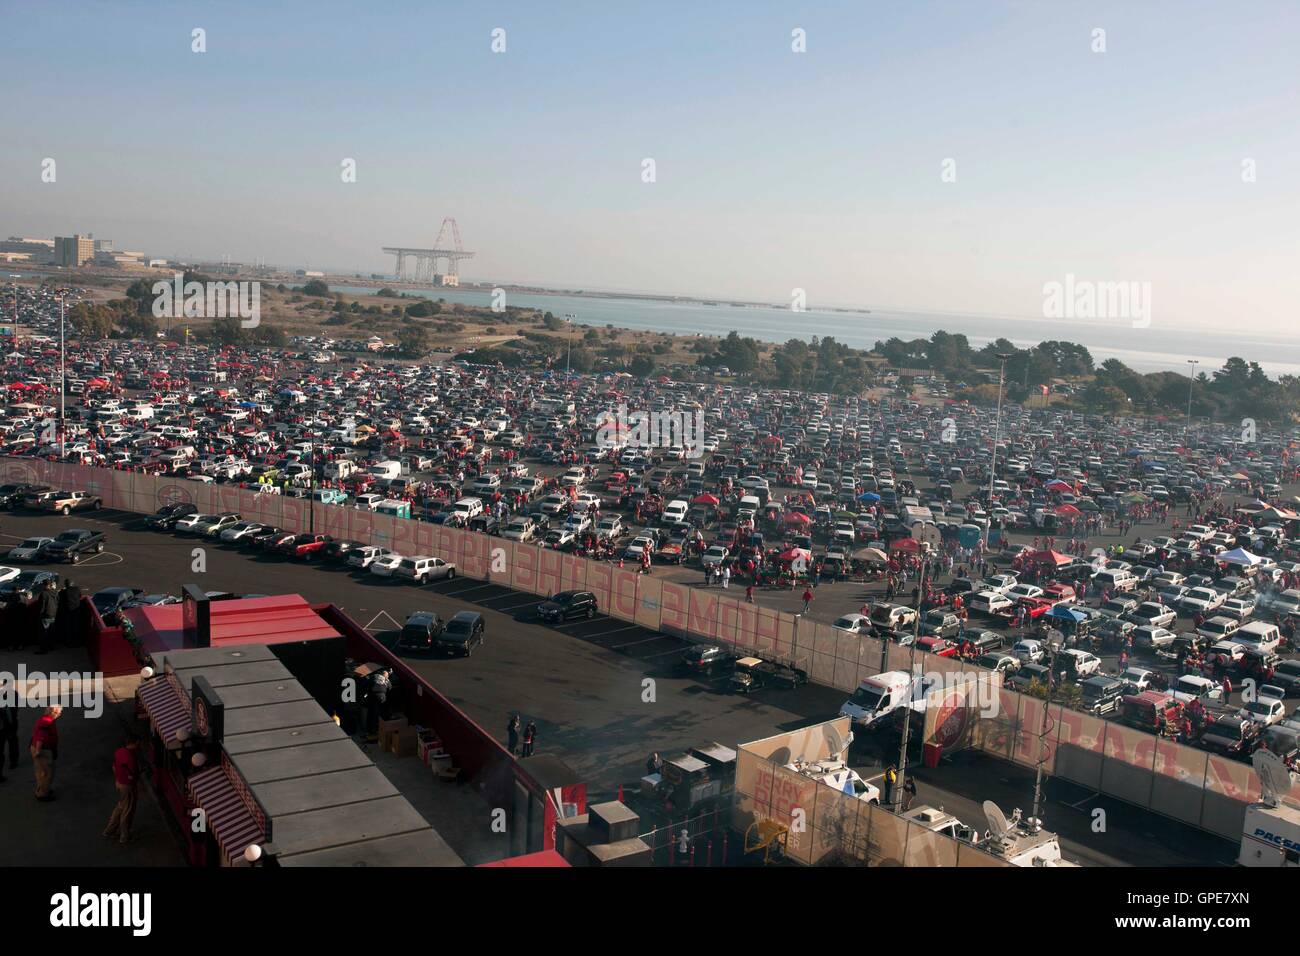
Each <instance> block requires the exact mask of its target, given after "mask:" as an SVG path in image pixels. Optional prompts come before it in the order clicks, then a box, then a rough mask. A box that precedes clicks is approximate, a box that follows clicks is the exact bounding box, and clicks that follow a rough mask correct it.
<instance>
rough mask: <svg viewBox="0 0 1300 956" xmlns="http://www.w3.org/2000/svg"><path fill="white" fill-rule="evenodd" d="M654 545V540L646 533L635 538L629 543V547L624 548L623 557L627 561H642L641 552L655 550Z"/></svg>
mask: <svg viewBox="0 0 1300 956" xmlns="http://www.w3.org/2000/svg"><path fill="white" fill-rule="evenodd" d="M654 546H655V543H654V540H653V539H651V538H647V537H645V536H644V535H643V536H641V537H639V538H633V539H632V540H631V541H629V542H628V543H627V547H626V548H625V549H624V550H623V559H624V560H626V561H640V560H641V553H642V552H643V551H653V550H654Z"/></svg>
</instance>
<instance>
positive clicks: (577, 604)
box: [537, 591, 599, 624]
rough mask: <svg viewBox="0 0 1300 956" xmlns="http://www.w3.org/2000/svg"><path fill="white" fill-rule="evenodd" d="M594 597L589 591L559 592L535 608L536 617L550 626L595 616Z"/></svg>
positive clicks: (597, 609) (596, 609) (596, 608)
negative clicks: (550, 624)
mask: <svg viewBox="0 0 1300 956" xmlns="http://www.w3.org/2000/svg"><path fill="white" fill-rule="evenodd" d="M597 611H599V608H598V607H597V606H596V595H594V594H592V593H591V592H590V591H560V592H559V593H557V594H554V595H552V596H551V597H550V598H549V599H548V600H546V601H543V602H542V603H541V604H540V605H538V607H537V616H538V617H540V618H541V619H542V620H544V621H548V622H550V623H552V624H562V623H564V622H565V621H571V620H574V619H576V618H587V619H588V620H590V619H591V618H593V617H595V616H596V613H597Z"/></svg>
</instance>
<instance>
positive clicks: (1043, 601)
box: [1020, 597, 1060, 621]
mask: <svg viewBox="0 0 1300 956" xmlns="http://www.w3.org/2000/svg"><path fill="white" fill-rule="evenodd" d="M1059 603H1060V601H1057V600H1055V599H1053V598H1049V597H1031V598H1021V599H1020V606H1021V607H1022V608H1024V610H1025V616H1026V617H1028V618H1029V620H1031V621H1036V620H1038V618H1040V617H1042V616H1043V615H1044V614H1046V613H1047V612H1048V611H1050V610H1051V609H1052V608H1054V607H1056V605H1057V604H1059Z"/></svg>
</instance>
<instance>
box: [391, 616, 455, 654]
mask: <svg viewBox="0 0 1300 956" xmlns="http://www.w3.org/2000/svg"><path fill="white" fill-rule="evenodd" d="M445 626H446V625H444V624H443V621H442V618H440V617H438V615H437V614H436V613H434V612H433V611H416V612H415V613H414V614H412V615H411V616H410V617H408V618H407V619H406V623H405V624H404V625H403V626H402V633H401V634H399V635H398V637H397V649H398V650H401V651H431V650H433V648H434V642H435V641H436V640H437V639H438V636H439V635H440V634H442V632H443V629H444V628H445Z"/></svg>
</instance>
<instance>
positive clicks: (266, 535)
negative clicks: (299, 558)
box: [244, 528, 294, 551]
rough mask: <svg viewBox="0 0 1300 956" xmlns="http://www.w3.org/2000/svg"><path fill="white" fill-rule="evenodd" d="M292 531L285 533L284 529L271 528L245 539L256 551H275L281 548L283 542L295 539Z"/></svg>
mask: <svg viewBox="0 0 1300 956" xmlns="http://www.w3.org/2000/svg"><path fill="white" fill-rule="evenodd" d="M293 537H294V533H293V532H292V531H285V530H284V529H283V528H269V529H267V530H266V531H264V532H262V533H261V534H259V535H254V536H253V537H251V538H246V539H244V540H245V541H247V542H248V546H249V547H250V548H252V549H253V550H254V551H274V550H275V549H276V548H278V547H279V546H280V543H281V542H282V541H285V540H287V539H289V538H293Z"/></svg>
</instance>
